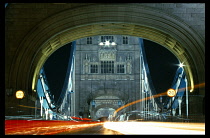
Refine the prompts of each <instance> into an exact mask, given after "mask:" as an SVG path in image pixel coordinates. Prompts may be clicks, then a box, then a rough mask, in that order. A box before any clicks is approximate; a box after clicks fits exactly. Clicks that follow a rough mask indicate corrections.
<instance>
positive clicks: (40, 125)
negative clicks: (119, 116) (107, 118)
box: [5, 120, 102, 135]
mask: <svg viewBox="0 0 210 138" xmlns="http://www.w3.org/2000/svg"><path fill="white" fill-rule="evenodd" d="M100 124H102V123H101V122H94V121H93V122H87V121H59V120H53V121H49V120H5V134H6V135H54V134H57V133H62V132H65V131H72V130H76V129H81V128H87V127H92V126H96V125H100Z"/></svg>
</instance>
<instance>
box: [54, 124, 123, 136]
mask: <svg viewBox="0 0 210 138" xmlns="http://www.w3.org/2000/svg"><path fill="white" fill-rule="evenodd" d="M56 135H123V134H122V133H119V132H117V131H113V130H111V129H107V128H104V127H103V124H100V125H97V126H92V127H88V128H82V129H76V130H73V131H66V132H63V133H57V134H56Z"/></svg>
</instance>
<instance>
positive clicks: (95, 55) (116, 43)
mask: <svg viewBox="0 0 210 138" xmlns="http://www.w3.org/2000/svg"><path fill="white" fill-rule="evenodd" d="M139 45H140V43H139V38H138V37H131V36H123V35H101V36H93V37H87V38H83V39H79V40H77V41H76V57H75V60H76V62H75V96H76V98H75V99H77V100H75V110H76V113H77V115H78V116H82V117H91V118H92V119H98V118H101V117H108V116H109V114H112V113H113V112H114V111H115V110H116V109H117V108H119V107H121V106H123V105H125V104H127V103H129V102H132V101H135V100H138V99H139V98H140V97H141V90H140V87H141V86H142V85H141V83H142V82H141V81H140V74H141V72H142V71H141V70H142V66H140V63H141V58H140V46H139ZM125 110H126V111H132V110H140V104H135V105H132V106H129V107H128V108H126V109H125ZM125 110H123V112H125Z"/></svg>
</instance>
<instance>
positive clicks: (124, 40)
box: [123, 36, 128, 44]
mask: <svg viewBox="0 0 210 138" xmlns="http://www.w3.org/2000/svg"><path fill="white" fill-rule="evenodd" d="M123 44H128V37H127V36H123Z"/></svg>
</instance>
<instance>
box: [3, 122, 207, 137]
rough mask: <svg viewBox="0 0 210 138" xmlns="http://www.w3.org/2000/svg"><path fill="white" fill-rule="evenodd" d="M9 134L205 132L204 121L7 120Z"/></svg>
mask: <svg viewBox="0 0 210 138" xmlns="http://www.w3.org/2000/svg"><path fill="white" fill-rule="evenodd" d="M5 134H6V135H162V134H167V135H179V134H184V135H205V123H189V122H155V121H151V122H149V121H141V122H97V121H96V122H88V121H59V120H5Z"/></svg>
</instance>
